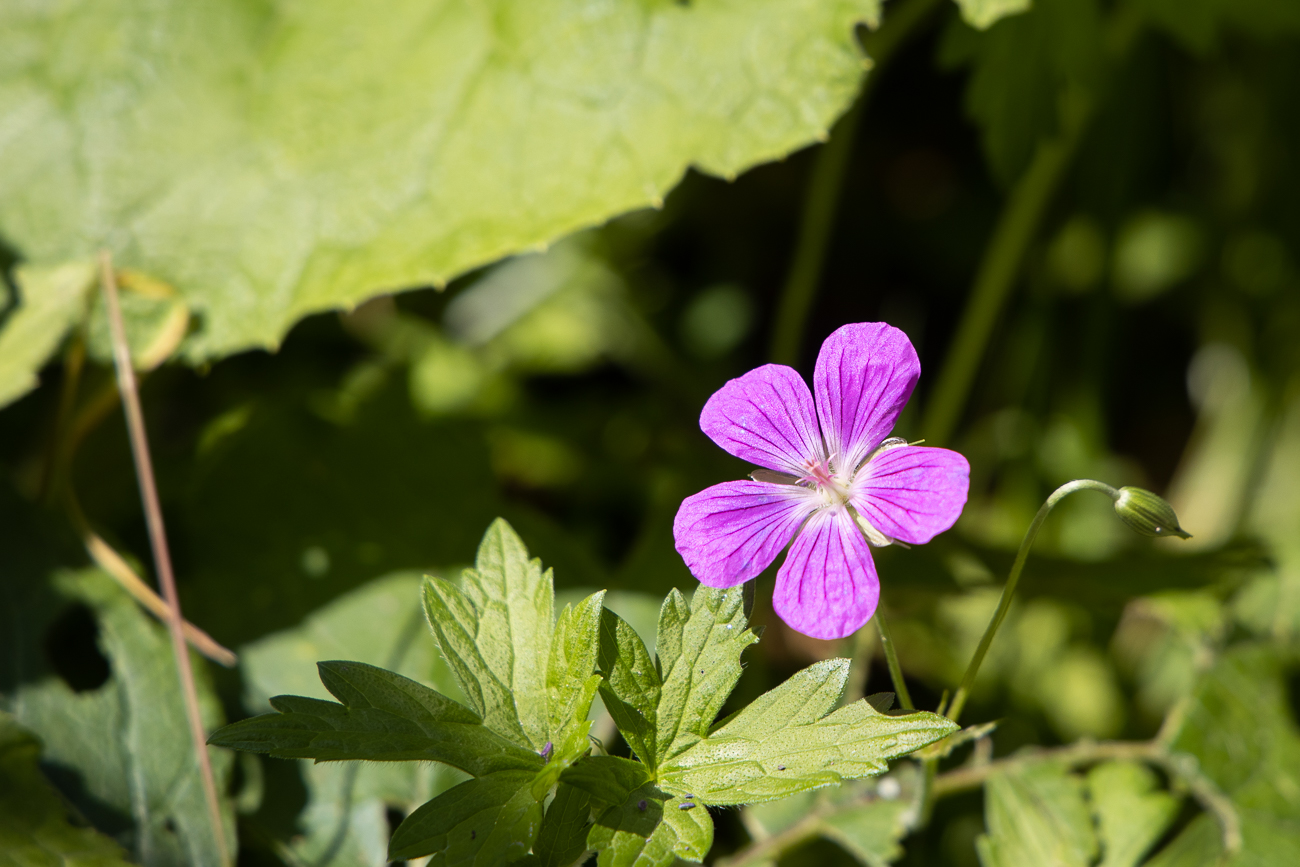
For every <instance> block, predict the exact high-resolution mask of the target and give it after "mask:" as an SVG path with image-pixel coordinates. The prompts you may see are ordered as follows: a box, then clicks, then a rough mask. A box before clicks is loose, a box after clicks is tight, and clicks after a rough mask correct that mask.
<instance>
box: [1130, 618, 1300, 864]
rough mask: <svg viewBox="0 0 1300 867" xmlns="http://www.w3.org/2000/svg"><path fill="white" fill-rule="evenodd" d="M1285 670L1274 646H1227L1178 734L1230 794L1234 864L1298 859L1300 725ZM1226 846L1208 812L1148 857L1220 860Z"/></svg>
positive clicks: (1178, 741)
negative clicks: (1236, 841) (1236, 833)
mask: <svg viewBox="0 0 1300 867" xmlns="http://www.w3.org/2000/svg"><path fill="white" fill-rule="evenodd" d="M1284 673H1285V669H1284V667H1283V663H1282V660H1281V659H1279V658H1278V655H1277V653H1276V651H1274V650H1272V649H1271V648H1269V647H1267V646H1265V645H1251V644H1248V645H1242V646H1238V647H1236V648H1234V649H1232V650H1230V651H1228V652H1227V653H1226V654H1224V656H1223V657H1222V658H1221V659H1220V660H1219V661H1218V662H1217V663H1216V665H1215V666H1214V668H1212V669H1211V670H1210V671H1209V672H1207V673H1206V674H1205V676H1204V677H1203V678H1202V679H1201V682H1200V683H1199V685H1198V686H1197V688H1196V690H1195V691H1194V692H1193V694H1192V697H1191V700H1190V703H1189V705H1188V707H1187V712H1186V715H1185V716H1184V717H1183V720H1182V725H1181V727H1180V728H1179V731H1178V734H1177V737H1176V738H1175V740H1174V742H1173V749H1174V750H1175V751H1178V752H1184V753H1188V754H1190V755H1191V756H1193V757H1195V760H1196V765H1197V766H1198V767H1199V768H1200V770H1201V771H1203V772H1204V773H1205V775H1206V776H1207V777H1209V779H1210V780H1211V781H1212V782H1213V783H1214V784H1215V785H1217V786H1218V787H1219V788H1220V789H1221V790H1222V791H1223V792H1224V793H1225V794H1226V795H1227V796H1228V797H1229V798H1230V799H1231V801H1232V805H1233V807H1234V808H1235V810H1236V812H1237V816H1238V819H1239V820H1240V823H1241V838H1242V846H1241V849H1240V851H1238V852H1237V853H1236V855H1235V856H1234V857H1232V858H1230V859H1228V860H1227V862H1226V863H1227V864H1230V865H1245V864H1260V865H1269V867H1271V865H1278V867H1281V865H1284V864H1293V863H1296V862H1297V861H1300V787H1297V786H1296V783H1295V781H1296V780H1297V779H1300V732H1297V728H1296V723H1295V719H1294V717H1293V716H1292V715H1291V712H1290V708H1289V705H1288V700H1287V688H1286V680H1285V679H1284V677H1285V674H1284ZM1222 853H1223V836H1222V833H1221V830H1220V827H1219V825H1218V823H1217V822H1216V821H1215V819H1214V818H1213V817H1212V816H1209V815H1206V814H1202V815H1200V816H1198V817H1196V818H1195V819H1194V820H1192V823H1191V824H1190V825H1189V826H1188V827H1187V829H1186V830H1185V831H1183V832H1182V833H1181V834H1180V835H1179V836H1178V837H1177V838H1176V839H1175V840H1174V841H1173V842H1172V843H1171V844H1170V845H1169V846H1168V847H1167V848H1166V849H1165V850H1164V851H1162V852H1160V853H1159V854H1158V855H1157V856H1156V857H1155V858H1153V859H1152V860H1151V862H1150V863H1151V865H1153V867H1173V865H1179V867H1181V865H1193V864H1202V863H1215V862H1216V861H1218V859H1219V857H1220V855H1221V854H1222ZM1198 859H1199V860H1198Z"/></svg>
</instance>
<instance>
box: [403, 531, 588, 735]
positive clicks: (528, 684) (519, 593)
mask: <svg viewBox="0 0 1300 867" xmlns="http://www.w3.org/2000/svg"><path fill="white" fill-rule="evenodd" d="M553 599H554V590H553V589H552V583H551V576H550V573H549V572H547V573H546V574H545V575H543V574H542V563H541V561H540V560H536V559H534V560H529V558H528V550H527V549H526V548H525V547H524V543H523V542H522V541H521V540H520V538H519V536H518V535H517V534H516V533H515V531H514V530H513V529H511V528H510V525H509V524H507V523H506V522H505V521H503V520H500V519H498V520H496V521H495V522H493V524H492V526H491V527H489V528H488V531H487V533H486V534H484V536H483V543H482V544H481V545H480V546H479V553H478V559H477V561H476V568H474V569H467V570H465V574H464V577H463V579H462V581H461V584H460V586H459V587H458V586H457V585H455V584H453V583H452V582H450V581H445V580H443V579H441V578H436V577H432V578H429V579H428V580H427V581H426V582H425V585H424V604H425V610H426V612H427V613H428V616H429V624H430V626H432V627H433V631H434V634H435V635H436V636H437V639H438V644H439V646H440V647H441V648H442V651H443V655H444V657H445V658H446V660H447V663H448V664H449V665H450V666H451V670H452V673H453V674H454V675H455V676H456V682H457V683H458V684H460V688H461V691H462V692H463V693H464V694H465V696H466V697H467V698H468V699H469V703H470V706H471V707H472V708H474V711H475V712H476V713H478V714H479V715H480V716H481V717H483V720H484V722H485V723H486V725H487V726H488V727H489V728H491V729H492V730H493V731H496V732H498V733H499V734H501V735H503V736H505V737H507V738H510V739H511V740H513V741H515V742H516V743H519V744H521V745H526V746H531V747H532V749H534V750H539V751H540V750H541V749H543V747H544V746H545V745H546V743H547V741H549V740H550V736H549V735H550V718H549V715H548V712H547V693H546V685H547V674H546V673H547V667H548V664H549V659H550V651H551V630H552V624H553V614H552V607H553ZM592 638H593V640H594V635H593V636H592ZM592 662H593V664H594V658H593V660H592ZM584 679H585V678H584Z"/></svg>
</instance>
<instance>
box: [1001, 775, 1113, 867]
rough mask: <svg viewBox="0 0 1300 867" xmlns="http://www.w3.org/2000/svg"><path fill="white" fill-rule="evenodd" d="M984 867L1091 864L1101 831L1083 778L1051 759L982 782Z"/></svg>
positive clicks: (1073, 866) (1059, 866) (1051, 866)
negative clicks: (1095, 823)
mask: <svg viewBox="0 0 1300 867" xmlns="http://www.w3.org/2000/svg"><path fill="white" fill-rule="evenodd" d="M984 798H985V801H984V816H985V824H986V826H987V828H988V833H987V834H986V835H985V836H983V837H980V838H979V839H978V840H977V841H976V848H977V850H978V852H979V858H980V863H981V864H983V865H984V867H1025V865H1029V864H1034V865H1041V867H1089V865H1091V864H1092V862H1093V858H1094V857H1095V856H1096V855H1097V836H1096V834H1095V833H1093V827H1092V816H1091V814H1090V813H1089V811H1088V805H1087V803H1086V802H1085V800H1084V782H1083V779H1082V778H1081V777H1079V776H1077V775H1075V774H1071V773H1069V772H1068V771H1067V770H1066V769H1065V767H1064V766H1062V765H1059V764H1055V763H1052V762H1041V763H1034V764H1031V765H1029V766H1027V767H1024V768H1018V769H1014V770H1010V771H1007V772H1005V773H1001V774H998V775H996V776H994V777H993V778H992V779H990V780H989V782H988V784H987V785H985V787H984Z"/></svg>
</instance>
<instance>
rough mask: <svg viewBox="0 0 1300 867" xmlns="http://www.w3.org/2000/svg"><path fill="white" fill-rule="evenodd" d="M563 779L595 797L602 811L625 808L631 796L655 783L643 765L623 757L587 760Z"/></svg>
mask: <svg viewBox="0 0 1300 867" xmlns="http://www.w3.org/2000/svg"><path fill="white" fill-rule="evenodd" d="M560 779H561V780H562V781H563V782H565V783H568V784H569V785H571V786H574V787H576V788H579V789H581V790H583V791H584V792H586V793H587V794H588V795H590V796H591V798H592V800H593V801H594V802H595V804H596V805H597V806H598V807H609V806H613V805H615V804H621V803H623V801H624V800H625V799H626V798H627V795H628V793H629V792H631V791H633V790H635V789H639V788H641V787H642V786H644V785H645V784H646V783H649V782H650V781H651V774H650V770H649V769H648V768H647V767H646V766H645V765H643V764H642V763H641V762H634V761H632V760H631V759H624V758H621V757H619V756H587V757H586V758H583V759H580V760H579V761H577V762H575V763H574V764H573V765H572V766H571V767H569V768H568V769H567V770H566V771H565V772H564V774H563V775H562V776H561V777H560Z"/></svg>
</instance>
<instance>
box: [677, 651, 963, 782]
mask: <svg viewBox="0 0 1300 867" xmlns="http://www.w3.org/2000/svg"><path fill="white" fill-rule="evenodd" d="M848 668H849V662H848V660H846V659H832V660H827V661H825V662H819V663H817V664H815V665H812V666H809V667H808V668H806V669H804V670H803V671H801V672H799V673H798V674H796V675H794V676H793V677H791V678H790V679H789V680H787V681H786V682H785V683H783V684H781V685H780V686H778V687H777V688H776V689H774V690H772V691H770V692H768V693H766V694H764V695H763V696H760V697H759V698H758V699H757V700H755V701H754V702H753V703H751V704H750V705H749V706H747V707H746V708H745V709H744V710H742V711H740V713H738V714H737V715H736V716H735V717H734V718H732V719H731V720H730V721H729V722H727V723H726V725H724V726H722V727H721V728H719V729H717V730H716V731H713V732H711V733H709V735H708V737H707V738H706V739H704V740H702V741H699V742H697V743H696V744H695V745H694V746H692V747H690V748H689V749H687V750H686V751H684V752H682V753H681V754H680V755H677V756H675V757H673V758H672V759H670V760H668V761H667V762H665V764H664V766H663V768H662V769H661V771H660V777H659V779H660V785H662V786H664V787H665V788H667V789H668V790H670V791H673V792H680V793H689V794H694V795H696V796H698V797H699V798H700V799H701V800H702V801H703V802H704V803H708V804H747V803H757V802H761V801H766V800H771V799H774V798H782V797H786V796H789V795H792V794H795V793H796V792H800V791H804V790H807V789H813V788H817V787H820V786H825V785H829V784H832V783H838V782H840V781H841V780H847V779H854V778H858V777H866V776H872V775H875V774H880V773H883V772H884V771H885V770H887V769H888V767H889V765H888V762H889V761H890V760H892V759H895V758H898V757H900V756H904V755H906V754H908V753H910V752H913V751H914V750H917V749H919V748H921V747H924V746H926V745H927V744H930V743H933V742H935V741H937V740H939V739H940V738H942V737H944V736H946V735H948V734H951V733H952V732H954V731H956V730H957V725H956V724H955V723H953V722H952V721H951V720H948V719H946V718H944V717H941V716H937V715H935V714H932V713H927V712H917V713H909V714H902V715H897V716H895V715H887V714H882V713H880V712H879V711H877V710H876V709H875V708H873V707H872V706H871V705H869V704H868V703H867V702H866V701H865V700H861V701H857V702H854V703H853V704H851V705H848V706H846V707H843V708H840V709H839V710H837V711H834V712H833V713H831V709H832V708H834V707H835V705H836V704H837V703H838V702H839V699H840V696H841V695H842V694H843V691H844V682H845V679H846V678H847V677H848Z"/></svg>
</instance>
